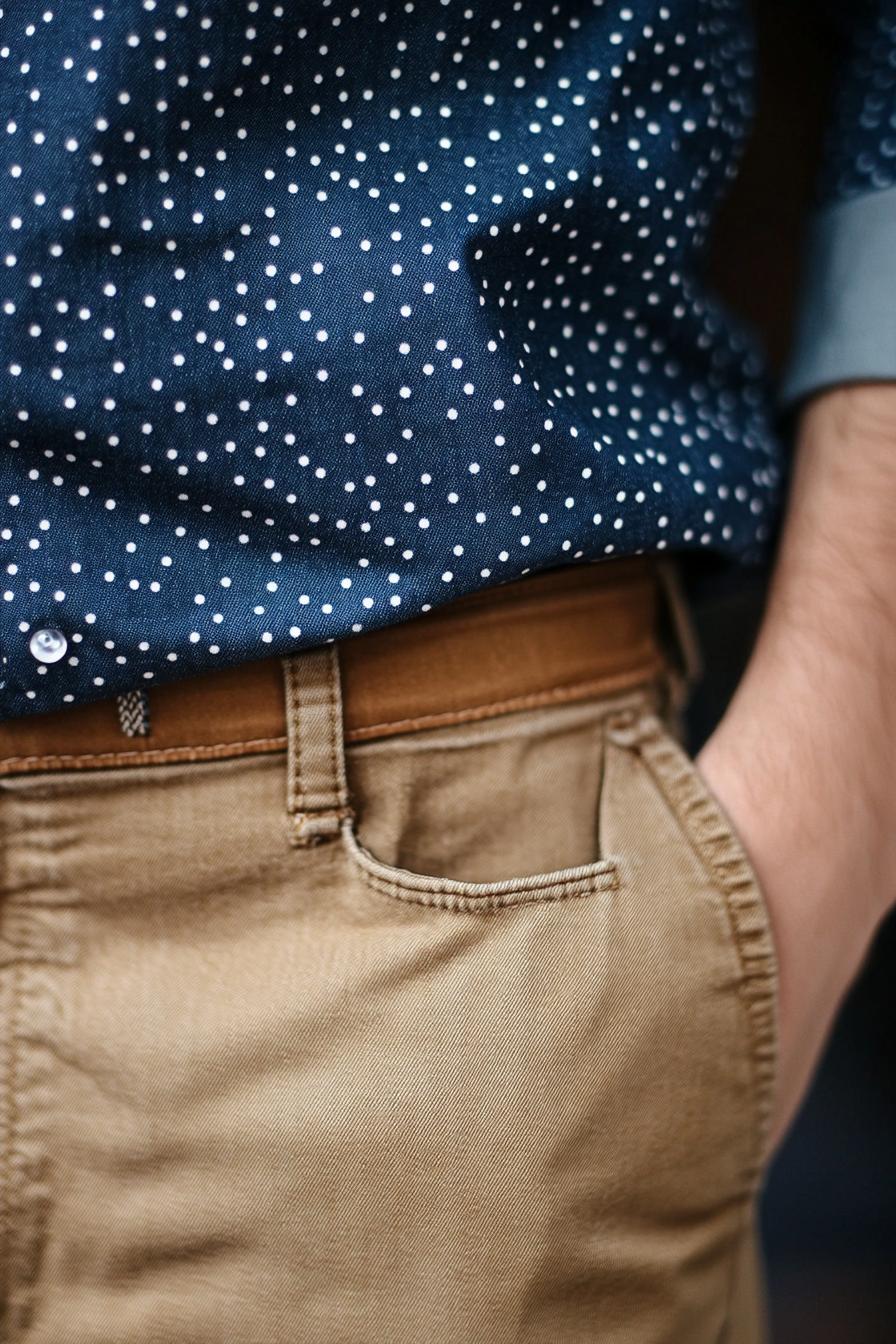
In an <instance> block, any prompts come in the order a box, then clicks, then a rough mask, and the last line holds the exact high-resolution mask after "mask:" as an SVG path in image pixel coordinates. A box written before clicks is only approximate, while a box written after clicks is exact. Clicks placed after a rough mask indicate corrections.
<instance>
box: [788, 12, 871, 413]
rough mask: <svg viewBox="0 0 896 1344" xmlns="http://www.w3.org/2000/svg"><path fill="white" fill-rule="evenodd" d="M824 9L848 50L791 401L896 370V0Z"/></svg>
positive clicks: (811, 239)
mask: <svg viewBox="0 0 896 1344" xmlns="http://www.w3.org/2000/svg"><path fill="white" fill-rule="evenodd" d="M808 8H809V7H808V6H807V9H808ZM827 9H828V10H829V11H830V12H831V14H832V17H833V19H834V22H835V24H836V25H837V28H838V30H839V31H838V37H839V45H840V50H841V53H842V57H841V64H840V69H839V72H838V77H837V82H836V88H835V99H834V108H833V116H832V119H831V124H830V126H829V129H828V134H827V137H826V142H825V154H824V162H823V167H822V173H821V178H820V181H819V191H818V205H817V208H816V210H815V212H814V214H813V216H812V218H811V220H810V221H809V227H808V231H807V238H806V247H805V252H804V262H803V278H802V288H801V302H800V308H799V311H798V315H797V322H796V331H795V339H794V345H793V350H792V354H791V359H790V363H789V367H788V369H787V371H786V374H785V378H784V382H783V387H782V393H781V395H782V400H783V402H784V404H785V405H792V404H793V403H794V402H796V401H799V400H800V399H802V398H804V397H806V396H808V395H809V394H811V393H812V392H815V391H818V390H819V389H821V388H823V387H826V386H830V385H832V384H835V383H846V382H856V381H861V380H864V379H869V380H870V379H874V380H877V379H894V378H896V0H849V3H847V2H846V0H830V3H829V4H828V5H827ZM807 17H808V16H807Z"/></svg>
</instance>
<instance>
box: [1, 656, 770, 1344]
mask: <svg viewBox="0 0 896 1344" xmlns="http://www.w3.org/2000/svg"><path fill="white" fill-rule="evenodd" d="M288 678H289V679H288V694H287V707H288V728H289V736H290V744H289V752H288V753H283V752H280V753H268V754H263V755H256V756H253V755H243V756H240V757H238V758H235V759H227V760H210V761H202V762H192V763H183V764H166V765H159V766H148V765H147V766H140V767H133V768H125V769H118V770H110V771H105V772H104V771H81V772H69V773H66V772H64V771H63V772H57V773H54V774H50V773H32V774H27V775H21V776H12V777H9V778H5V779H3V780H2V781H0V785H2V792H0V825H2V891H3V896H2V906H0V920H2V924H0V1134H2V1140H0V1141H2V1149H0V1164H2V1165H0V1195H2V1250H0V1257H2V1259H0V1263H2V1286H0V1300H2V1306H3V1312H4V1314H3V1333H2V1338H3V1339H4V1340H7V1341H9V1342H10V1344H420V1341H432V1344H511V1342H513V1344H522V1342H523V1341H525V1342H526V1344H535V1341H539V1342H543V1344H585V1341H589V1344H590V1342H592V1341H593V1342H594V1344H758V1341H759V1340H760V1339H761V1338H762V1333H763V1330H762V1313H761V1306H760V1292H759V1288H758V1276H757V1270H756V1256H755V1229H754V1204H755V1193H756V1188H757V1183H758V1181H759V1179H760V1173H761V1163H762V1154H763V1150H764V1145H765V1142H766V1131H767V1124H768V1116H769V1109H770V1101H771V1094H772V1090H773V1086H774V1067H775V1052H776V1016H775V1014H776V1003H775V969H774V955H773V950H772V945H771V940H770V934H769V927H768V921H767V916H766V913H765V910H764V907H763V903H762V899H761V896H760V893H759V891H758V889H757V886H756V883H755V880H754V878H753V875H752V873H751V870H750V868H749V866H748V863H747V861H746V859H745V856H744V854H743V852H742V850H741V847H740V845H739V844H738V842H737V840H736V839H735V837H734V835H733V834H732V831H731V828H730V825H729V824H728V823H727V821H726V819H725V818H724V816H723V815H722V814H721V812H720V810H719V808H718V806H717V805H716V804H715V802H714V801H713V799H712V798H711V797H710V796H709V795H708V793H707V791H706V789H705V787H704V786H703V784H702V782H701V780H700V778H699V776H698V775H697V773H696V771H695V769H694V767H693V765H692V764H691V763H690V762H689V761H688V759H687V758H686V757H685V756H684V755H683V753H682V752H681V750H680V748H679V747H678V746H677V745H676V744H675V743H674V742H673V740H672V739H671V737H670V736H669V734H668V732H667V731H666V729H665V728H664V726H663V724H662V722H661V721H660V719H659V718H658V717H657V696H656V693H655V692H654V691H653V690H651V689H650V688H649V687H645V688H644V690H643V691H635V692H629V693H626V694H622V695H617V696H615V697H607V698H603V699H596V700H592V701H590V702H586V703H580V704H568V705H560V706H555V707H548V708H540V709H536V710H530V711H526V712H520V713H513V714H507V715H504V716H503V717H499V718H494V719H489V720H485V721H482V722H474V723H467V724H459V725H456V726H452V727H447V728H440V729H435V730H428V731H421V732H414V733H408V734H405V735H397V736H393V737H390V738H385V739H383V740H379V741H372V742H367V743H362V744H358V745H353V746H350V747H349V748H348V749H347V750H346V749H344V747H343V745H342V735H341V725H340V719H339V714H338V707H339V700H338V672H337V662H336V657H335V655H334V654H333V653H332V652H326V653H322V654H312V655H306V656H305V657H304V658H303V659H297V660H294V662H293V664H291V665H290V667H289V669H288ZM334 707H335V710H334ZM349 802H351V809H352V810H351V812H350V811H349ZM309 840H316V841H319V842H320V843H316V844H306V843H305V842H307V841H309Z"/></svg>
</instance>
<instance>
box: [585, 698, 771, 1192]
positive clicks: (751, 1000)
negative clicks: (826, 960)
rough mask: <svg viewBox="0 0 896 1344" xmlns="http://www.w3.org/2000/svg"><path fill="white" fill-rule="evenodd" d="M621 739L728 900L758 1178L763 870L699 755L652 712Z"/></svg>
mask: <svg viewBox="0 0 896 1344" xmlns="http://www.w3.org/2000/svg"><path fill="white" fill-rule="evenodd" d="M609 735H610V737H611V738H612V739H613V740H615V741H616V742H617V744H618V745H619V746H622V747H623V748H628V749H630V750H634V751H635V752H636V753H637V754H638V755H639V756H640V757H641V759H642V760H643V762H644V764H645V766H646V767H647V769H648V770H649V771H650V774H651V777H652V778H653V779H654V780H655V782H656V784H657V786H658V788H659V789H660V792H661V793H662V795H663V797H664V798H665V800H666V802H667V804H668V805H669V807H670V809H671V811H672V813H673V815H674V816H675V818H676V820H677V821H678V823H679V825H680V826H681V828H682V830H683V831H684V833H685V836H686V838H687V840H688V842H689V844H690V845H691V848H692V849H693V851H694V853H695V854H696V856H697V858H698V859H699V860H700V862H701V863H702V864H703V867H704V869H705V870H706V871H707V873H708V875H709V876H710V878H711V879H712V880H713V881H714V882H715V884H716V886H717V889H718V890H719V892H720V894H721V895H722V897H723V900H724V902H725V908H726V912H727V914H728V920H729V925H730V928H731V932H732V941H733V943H734V946H735V949H736V951H737V955H738V961H739V964H740V969H741V982H740V996H741V1002H742V1003H743V1005H744V1010H745V1017H746V1022H747V1033H748V1037H749V1040H750V1043H751V1061H752V1068H753V1080H754V1095H755V1098H756V1119H757V1145H756V1153H755V1159H754V1166H753V1171H752V1176H753V1179H754V1182H756V1183H758V1180H759V1178H760V1175H761V1172H762V1168H763V1161H764V1157H765V1153H766V1149H767V1145H768V1136H769V1130H770V1126H771V1116H772V1108H773V1104H774V1096H775V1086H776V1082H777V1066H778V975H777V957H776V953H775V946H774V942H773V939H772V933H771V923H770V919H769V915H768V910H767V908H766V904H765V900H764V898H763V895H762V891H761V888H760V886H759V883H758V880H757V878H756V875H755V873H754V871H753V868H752V866H751V864H750V861H749V859H748V857H747V855H746V853H745V851H744V848H743V845H742V844H741V842H740V840H739V838H738V836H737V833H736V831H735V830H734V827H733V826H732V824H731V822H730V821H729V819H728V817H727V816H726V814H725V812H724V809H723V808H722V806H721V804H720V803H719V802H718V801H717V799H715V798H714V797H713V795H712V793H711V792H710V789H709V787H708V786H707V784H706V783H705V782H704V780H703V778H702V777H701V775H700V773H699V771H698V770H697V768H696V766H695V765H694V763H693V762H692V761H691V760H690V758H689V757H688V756H687V755H686V753H685V752H684V751H683V750H682V749H681V748H680V747H679V746H678V744H677V743H676V742H674V741H673V740H672V739H671V738H670V737H669V735H668V733H667V732H666V730H665V729H664V727H663V726H662V724H661V723H660V722H659V720H658V719H656V718H655V717H654V716H653V715H645V716H643V717H642V718H641V719H640V720H639V721H638V722H637V724H635V725H633V724H632V723H631V720H630V719H627V720H626V721H620V722H619V723H618V729H616V730H615V731H614V725H613V724H612V723H611V724H610V725H609Z"/></svg>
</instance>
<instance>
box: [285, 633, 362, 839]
mask: <svg viewBox="0 0 896 1344" xmlns="http://www.w3.org/2000/svg"><path fill="white" fill-rule="evenodd" d="M283 675H284V688H285V692H286V731H287V743H288V747H287V792H286V811H287V820H288V825H289V838H290V841H291V843H292V844H294V845H299V846H302V847H307V846H310V845H317V844H321V843H322V842H324V841H326V840H334V839H335V838H336V837H337V836H338V835H339V831H340V827H341V823H342V821H343V819H344V818H345V817H348V816H350V815H351V812H350V809H349V805H348V786H347V784H346V777H345V750H344V746H343V737H342V692H341V689H340V681H339V656H338V653H337V651H336V646H335V645H329V646H328V647H326V648H323V649H313V650H312V651H311V652H310V653H300V654H296V656H295V657H293V658H284V659H283Z"/></svg>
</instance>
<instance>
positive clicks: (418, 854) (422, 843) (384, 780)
mask: <svg viewBox="0 0 896 1344" xmlns="http://www.w3.org/2000/svg"><path fill="white" fill-rule="evenodd" d="M615 703H616V705H618V704H619V703H620V702H619V701H617V702H615ZM628 703H629V704H630V703H632V701H631V697H628ZM606 713H607V706H606V703H605V702H604V703H601V702H595V703H592V704H584V705H571V706H561V707H552V708H547V709H537V710H532V711H527V712H524V713H520V714H510V715H506V716H504V717H503V718H500V719H493V720H490V721H487V722H482V723H473V724H463V725H458V726H455V727H451V728H443V729H437V730H431V731H427V732H422V733H415V734H412V735H408V736H406V737H403V738H394V739H390V740H385V741H382V742H373V743H365V744H362V745H360V746H356V747H351V748H349V750H348V752H347V754H346V765H347V772H348V778H349V784H350V788H351V794H352V802H353V805H354V808H355V812H356V815H357V817H358V825H357V835H356V838H357V842H358V845H357V850H358V853H359V854H360V853H361V852H364V853H365V854H366V858H365V859H364V860H363V865H366V866H365V867H364V872H365V874H366V875H367V879H368V880H369V881H372V882H374V883H376V884H377V885H378V889H379V890H381V891H386V890H388V891H389V893H390V894H393V895H396V896H400V898H401V899H406V900H418V901H419V900H421V899H424V900H425V901H426V902H427V903H428V904H429V903H433V902H435V903H438V904H444V905H446V906H451V907H454V906H455V904H456V902H457V901H458V900H461V901H467V900H470V901H473V902H475V906H474V908H478V909H486V908H488V907H489V906H493V907H494V908H499V907H500V906H502V905H506V904H513V903H518V901H519V900H525V901H534V900H554V899H562V898H564V897H567V896H570V895H578V894H585V892H587V891H590V890H591V886H590V885H589V884H590V883H591V882H592V881H593V880H594V879H595V878H597V877H599V878H600V880H601V881H603V880H604V878H605V876H606V873H607V871H608V866H607V865H606V864H604V863H603V862H602V860H603V859H604V857H605V856H604V855H603V854H602V852H601V847H600V834H599V811H600V793H601V783H602V771H603V724H604V720H605V718H606ZM359 862H361V860H360V859H359ZM611 866H612V865H610V867H611ZM395 870H397V875H396V876H395V877H391V876H390V872H394V871H395ZM410 874H414V875H417V876H409V875H410ZM583 883H584V884H585V885H584V886H583V885H582V884H583Z"/></svg>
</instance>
